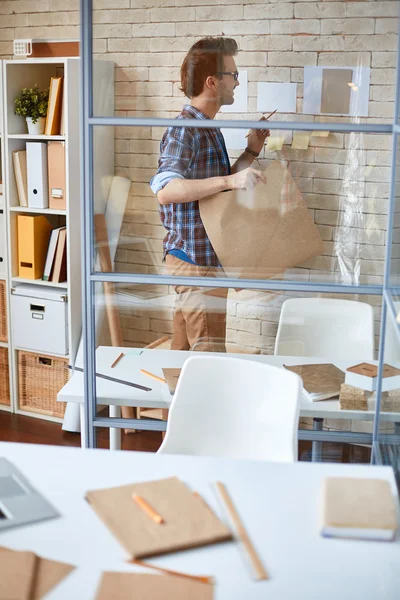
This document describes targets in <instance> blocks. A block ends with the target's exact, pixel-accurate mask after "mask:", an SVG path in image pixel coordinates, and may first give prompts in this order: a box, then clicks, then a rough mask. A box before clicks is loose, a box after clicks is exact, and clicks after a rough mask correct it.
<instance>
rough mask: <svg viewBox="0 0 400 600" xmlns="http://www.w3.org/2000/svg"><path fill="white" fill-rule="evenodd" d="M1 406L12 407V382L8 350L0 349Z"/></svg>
mask: <svg viewBox="0 0 400 600" xmlns="http://www.w3.org/2000/svg"><path fill="white" fill-rule="evenodd" d="M0 404H6V405H7V406H10V382H9V371H8V350H7V348H0Z"/></svg>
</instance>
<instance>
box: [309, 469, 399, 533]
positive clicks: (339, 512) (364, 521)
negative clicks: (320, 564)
mask: <svg viewBox="0 0 400 600" xmlns="http://www.w3.org/2000/svg"><path fill="white" fill-rule="evenodd" d="M396 530H397V513H396V504H395V499H394V497H393V492H392V490H391V487H390V484H389V482H388V481H386V480H385V479H373V478H371V479H370V478H368V479H361V478H358V477H326V478H325V480H324V482H323V490H322V527H321V534H322V535H323V536H324V537H338V538H355V539H370V540H392V539H393V538H394V535H395V532H396Z"/></svg>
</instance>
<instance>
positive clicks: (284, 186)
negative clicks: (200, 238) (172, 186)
mask: <svg viewBox="0 0 400 600" xmlns="http://www.w3.org/2000/svg"><path fill="white" fill-rule="evenodd" d="M264 173H265V175H266V177H267V183H266V184H263V183H260V184H259V185H257V186H256V187H255V188H254V190H252V191H250V190H249V191H246V190H236V191H228V192H221V193H219V194H216V195H214V196H211V197H209V198H205V199H203V200H201V201H200V202H199V206H200V215H201V218H202V221H203V224H204V227H205V229H206V232H207V234H208V237H209V238H210V240H211V243H212V245H213V248H214V250H215V252H216V254H217V256H218V258H219V260H220V262H221V264H222V266H223V268H224V271H225V273H226V275H227V276H229V277H230V276H232V277H240V278H246V277H247V278H248V277H250V278H255V279H269V278H273V277H277V276H279V275H280V274H282V273H283V272H284V271H285V270H286V269H289V268H291V267H295V266H299V265H301V263H302V262H304V261H306V260H308V259H310V258H313V257H315V256H317V255H319V254H322V252H323V251H324V244H323V241H322V239H321V236H320V233H319V231H318V229H317V226H316V225H315V223H314V221H313V218H312V215H311V213H310V212H309V211H308V209H307V207H306V205H305V203H304V201H303V199H302V197H301V194H300V191H299V189H298V187H297V185H296V184H295V182H294V180H293V178H292V176H291V175H290V173H289V171H288V169H287V168H286V167H285V166H284V165H283V164H282V163H281V161H279V160H275V161H274V162H273V163H271V164H270V165H269V166H268V168H267V169H266V171H265V172H264Z"/></svg>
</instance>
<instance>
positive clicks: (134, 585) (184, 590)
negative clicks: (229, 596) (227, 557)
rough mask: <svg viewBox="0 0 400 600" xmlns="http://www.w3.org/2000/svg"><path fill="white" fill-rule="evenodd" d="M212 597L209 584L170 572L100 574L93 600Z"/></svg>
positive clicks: (206, 599)
mask: <svg viewBox="0 0 400 600" xmlns="http://www.w3.org/2000/svg"><path fill="white" fill-rule="evenodd" d="M110 598H118V600H133V599H134V598H135V599H137V600H145V599H146V600H212V599H213V586H212V584H210V583H201V582H199V581H191V580H190V579H184V578H181V577H171V576H170V575H167V576H165V575H150V574H143V573H111V572H105V573H103V576H102V579H101V582H100V586H99V590H98V593H97V596H96V600H110Z"/></svg>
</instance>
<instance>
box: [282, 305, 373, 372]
mask: <svg viewBox="0 0 400 600" xmlns="http://www.w3.org/2000/svg"><path fill="white" fill-rule="evenodd" d="M274 354H276V355H277V354H278V355H281V356H314V357H326V358H330V359H332V360H334V359H343V360H346V359H349V360H354V361H357V360H373V358H374V313H373V310H372V306H370V305H369V304H365V303H364V302H356V301H354V300H341V299H336V298H291V299H289V300H286V301H285V302H284V303H283V305H282V310H281V315H280V318H279V325H278V333H277V336H276V340H275V351H274Z"/></svg>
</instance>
